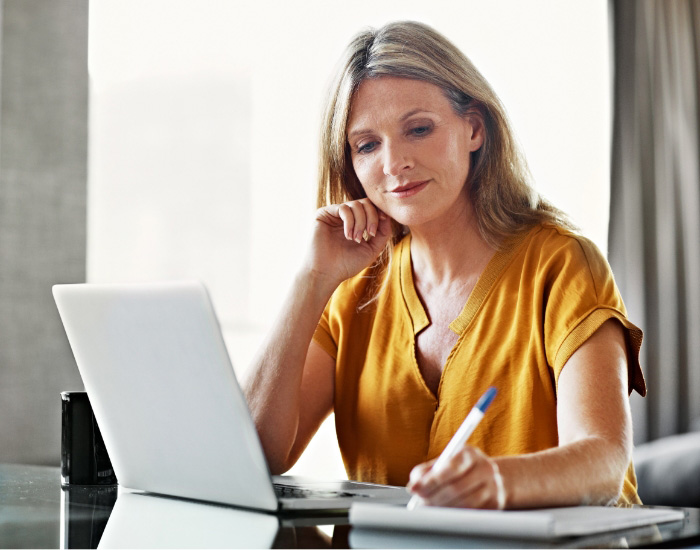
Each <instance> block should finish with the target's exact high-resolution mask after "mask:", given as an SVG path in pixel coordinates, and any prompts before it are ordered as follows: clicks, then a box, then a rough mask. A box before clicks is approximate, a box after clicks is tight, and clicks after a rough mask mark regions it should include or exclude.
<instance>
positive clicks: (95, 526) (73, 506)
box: [0, 464, 700, 548]
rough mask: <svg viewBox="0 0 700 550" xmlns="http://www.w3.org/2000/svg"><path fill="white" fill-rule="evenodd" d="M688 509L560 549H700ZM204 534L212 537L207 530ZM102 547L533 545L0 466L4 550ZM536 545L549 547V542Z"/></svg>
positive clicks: (695, 517) (698, 518)
mask: <svg viewBox="0 0 700 550" xmlns="http://www.w3.org/2000/svg"><path fill="white" fill-rule="evenodd" d="M125 497H126V498H125ZM136 499H139V500H136ZM132 500H133V503H132V502H130V501H132ZM131 504H134V506H132V505H131ZM113 507H114V509H113ZM685 510H686V511H687V514H688V515H687V517H686V520H685V521H684V522H677V523H676V524H666V525H663V524H662V525H659V527H658V529H657V528H656V527H653V528H649V527H647V528H638V529H632V530H627V531H624V532H617V533H608V534H605V535H601V536H599V537H596V538H590V537H589V538H573V539H566V540H563V541H561V540H560V541H556V543H555V544H556V546H557V547H594V548H624V547H626V546H629V547H649V546H654V547H663V546H666V547H680V546H685V547H688V546H698V545H700V509H697V508H686V509H685ZM344 523H345V524H344ZM120 526H121V527H120ZM125 526H126V527H125ZM207 529H211V532H203V531H206V530H207ZM103 531H104V533H103ZM331 534H332V538H331ZM217 543H220V544H217ZM98 544H99V545H100V546H101V547H105V548H106V547H108V546H113V545H118V546H122V547H126V546H129V545H135V546H139V547H153V548H156V547H159V546H168V547H171V548H178V547H187V546H189V547H192V546H195V547H207V546H209V547H214V546H217V545H225V546H227V547H240V546H246V547H255V546H258V547H270V546H272V547H277V548H294V547H299V548H323V547H329V548H330V547H333V548H347V547H348V544H350V545H352V546H353V547H375V548H376V547H384V548H397V547H400V548H416V547H420V548H425V547H428V548H440V547H443V548H454V547H460V548H470V547H472V548H474V547H479V548H487V547H499V548H508V547H511V548H514V547H517V548H527V547H528V544H532V542H530V543H528V542H526V541H524V540H517V539H512V538H511V539H504V538H500V539H499V538H496V537H493V538H485V537H482V538H477V537H466V536H459V537H453V536H440V535H428V534H424V533H411V534H408V533H405V532H404V533H402V532H399V531H396V530H365V529H352V530H351V529H350V528H349V526H348V525H347V517H346V516H345V517H343V516H335V517H328V516H305V515H301V514H298V515H295V516H274V515H271V514H258V513H256V512H248V511H242V510H239V509H235V508H230V507H224V506H216V505H209V504H203V503H197V502H191V501H185V500H180V499H171V498H167V497H156V496H152V495H143V494H140V493H138V494H133V493H128V492H126V491H118V490H117V488H116V487H108V488H105V487H71V488H70V489H65V490H62V489H61V484H60V471H59V469H58V468H56V467H43V466H26V465H8V464H0V548H58V547H59V546H60V547H62V548H75V547H79V548H94V547H96V546H97V545H98ZM535 544H536V545H537V546H538V547H540V548H545V547H547V545H548V544H550V545H551V544H552V542H551V541H549V542H547V541H543V542H541V543H540V542H537V543H535Z"/></svg>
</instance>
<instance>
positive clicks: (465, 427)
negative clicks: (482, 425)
mask: <svg viewBox="0 0 700 550" xmlns="http://www.w3.org/2000/svg"><path fill="white" fill-rule="evenodd" d="M495 396H496V388H494V387H493V386H492V387H490V388H489V389H488V390H486V393H484V395H482V396H481V398H480V399H479V401H477V402H476V405H474V407H473V408H472V410H471V411H469V414H468V415H467V417H466V418H465V419H464V422H462V425H461V426H460V427H459V429H458V430H457V431H456V432H455V434H454V435H453V436H452V439H450V442H449V443H448V444H447V447H445V449H444V450H443V451H442V453H440V456H439V457H438V459H437V460H436V461H435V464H433V467H432V470H435V471H440V470H442V468H444V467H445V464H447V462H448V461H449V460H450V458H452V457H453V456H454V455H455V454H457V452H458V451H459V450H460V449H461V448H462V447H464V444H465V443H466V442H467V439H469V436H470V435H472V433H473V432H474V430H475V429H476V427H477V426H478V425H479V422H481V419H482V418H483V417H484V413H485V412H486V409H488V408H489V405H490V404H491V401H493V398H494V397H495ZM419 504H420V497H419V496H418V495H413V496H412V497H411V500H409V501H408V505H407V506H406V507H407V508H408V509H409V510H413V509H414V508H415V507H416V506H418V505H419Z"/></svg>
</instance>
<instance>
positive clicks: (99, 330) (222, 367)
mask: <svg viewBox="0 0 700 550" xmlns="http://www.w3.org/2000/svg"><path fill="white" fill-rule="evenodd" d="M53 295H54V299H55V301H56V305H57V307H58V311H59V314H60V316H61V320H62V321H63V325H64V328H65V330H66V334H67V336H68V340H69V342H70V345H71V348H72V350H73V354H74V356H75V360H76V363H77V365H78V370H79V371H80V375H81V377H82V379H83V383H84V385H85V389H86V391H87V393H88V396H89V397H90V402H91V404H92V408H93V411H94V414H95V418H96V420H97V423H98V424H99V427H100V431H101V433H102V436H103V438H104V442H105V446H106V448H107V452H108V453H109V456H110V459H111V461H112V466H113V467H114V471H115V473H116V475H117V479H118V480H119V484H120V485H121V486H123V487H126V488H130V489H135V490H140V491H146V492H149V493H155V494H163V495H170V496H176V497H182V498H188V499H195V500H202V501H209V502H216V503H221V504H228V505H233V506H239V507H244V508H250V509H255V510H262V511H268V512H278V511H285V510H292V511H293V510H303V511H307V512H308V511H312V510H326V511H330V510H345V511H347V510H348V509H349V508H350V506H351V504H352V503H353V502H358V501H363V502H384V503H391V502H393V503H399V504H405V503H407V502H408V500H409V494H408V492H407V491H406V489H405V488H404V487H394V486H386V485H376V484H371V483H360V482H351V481H324V480H311V479H306V478H296V477H293V476H271V475H270V471H269V469H268V467H267V463H266V461H265V456H264V454H263V450H262V446H261V444H260V440H259V439H258V434H257V432H256V429H255V425H254V423H253V420H252V418H251V416H250V412H249V410H248V406H247V403H246V400H245V398H244V396H243V393H242V391H241V388H240V386H239V384H238V381H237V380H236V375H235V373H234V370H233V367H232V365H231V362H230V360H229V356H228V353H227V350H226V346H225V344H224V339H223V337H222V334H221V329H220V327H219V323H218V321H217V318H216V314H215V312H214V308H213V306H212V303H211V300H210V298H209V295H208V293H207V291H206V289H205V287H204V285H202V284H201V283H199V282H172V283H150V284H76V285H55V286H54V287H53Z"/></svg>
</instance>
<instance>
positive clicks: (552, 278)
mask: <svg viewBox="0 0 700 550" xmlns="http://www.w3.org/2000/svg"><path fill="white" fill-rule="evenodd" d="M556 241H557V242H556V245H555V246H553V249H552V250H551V251H550V255H549V259H548V269H547V270H546V271H547V283H546V288H547V299H546V302H545V348H546V353H547V362H548V363H549V365H550V366H551V367H552V370H553V372H554V377H555V380H557V381H558V379H559V374H560V373H561V371H562V369H563V367H564V365H565V364H566V362H567V361H568V360H569V358H570V357H571V356H572V355H573V354H574V352H575V351H576V350H578V349H579V348H580V347H581V345H583V343H584V342H586V341H587V340H588V339H589V338H590V337H591V336H592V335H593V333H595V332H596V331H597V330H598V329H599V328H600V327H601V325H602V324H603V323H605V322H606V321H608V320H610V319H616V320H617V321H619V323H620V325H621V326H622V327H623V329H624V332H625V339H626V342H627V362H628V367H627V369H628V390H629V392H630V393H631V392H632V390H636V391H637V392H638V393H639V394H640V395H646V384H645V382H644V376H643V374H642V369H641V366H640V364H639V351H640V348H641V345H642V336H643V335H642V331H641V330H640V329H639V328H638V327H637V326H635V325H634V324H633V323H631V322H630V321H629V319H628V318H627V311H626V309H625V305H624V303H623V301H622V297H621V296H620V292H619V290H618V289H617V285H616V284H615V279H614V277H613V274H612V270H611V269H610V265H609V264H608V262H607V261H606V260H605V258H604V257H603V255H602V254H601V252H600V251H599V250H598V248H597V247H596V246H595V244H593V243H592V242H591V241H589V240H588V239H584V238H582V237H578V236H565V237H564V238H561V236H560V238H559V239H557V240H556Z"/></svg>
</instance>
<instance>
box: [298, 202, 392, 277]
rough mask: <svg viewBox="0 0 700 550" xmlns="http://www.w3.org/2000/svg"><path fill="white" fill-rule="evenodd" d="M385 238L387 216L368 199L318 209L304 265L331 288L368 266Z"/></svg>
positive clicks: (378, 252)
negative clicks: (324, 280) (326, 281)
mask: <svg viewBox="0 0 700 550" xmlns="http://www.w3.org/2000/svg"><path fill="white" fill-rule="evenodd" d="M364 237H367V238H366V239H365V238H364ZM389 237H391V219H390V218H389V216H387V215H386V214H385V213H384V212H382V211H381V210H379V209H378V208H377V207H376V206H375V205H374V204H373V203H372V202H371V201H370V200H369V199H359V200H355V201H350V202H345V203H342V204H332V205H330V206H325V207H323V208H319V209H318V210H317V211H316V221H315V226H314V233H313V241H312V244H311V250H310V252H309V255H308V257H307V268H308V269H309V270H311V271H313V272H314V273H315V274H316V275H318V276H321V277H322V278H324V279H326V280H328V282H329V284H331V285H333V287H334V288H335V287H336V286H338V285H339V284H340V283H341V282H343V281H344V280H345V279H348V278H350V277H353V276H354V275H357V274H358V273H359V272H360V271H362V270H363V269H364V268H366V267H368V266H369V265H371V264H372V262H374V261H375V260H376V259H377V257H378V256H379V254H380V253H381V251H382V250H383V249H384V247H385V246H386V243H387V241H388V240H389Z"/></svg>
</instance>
